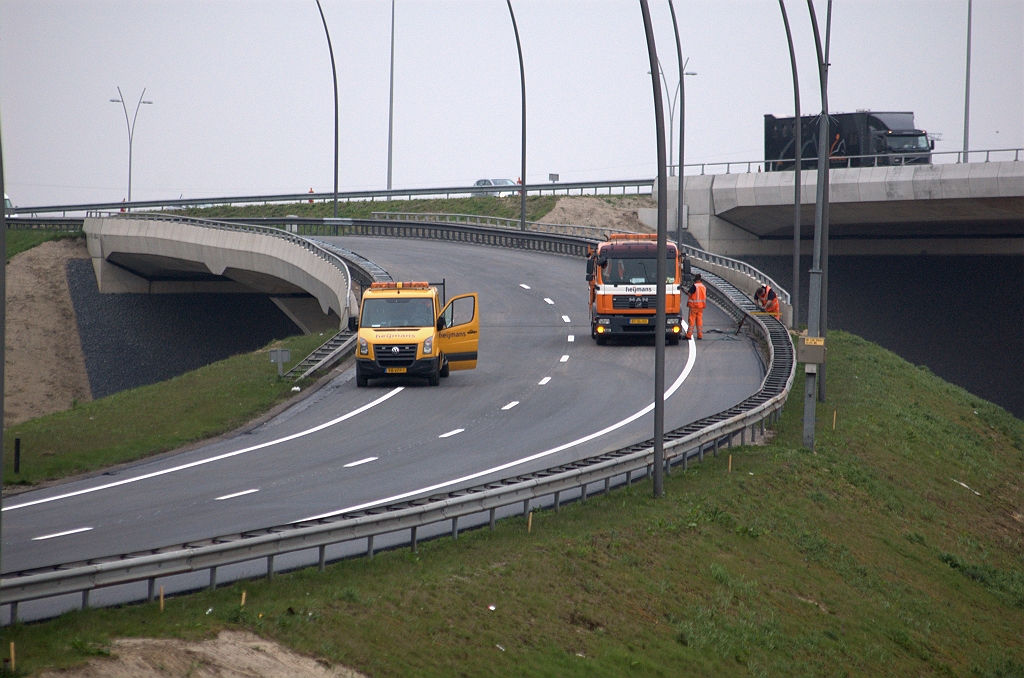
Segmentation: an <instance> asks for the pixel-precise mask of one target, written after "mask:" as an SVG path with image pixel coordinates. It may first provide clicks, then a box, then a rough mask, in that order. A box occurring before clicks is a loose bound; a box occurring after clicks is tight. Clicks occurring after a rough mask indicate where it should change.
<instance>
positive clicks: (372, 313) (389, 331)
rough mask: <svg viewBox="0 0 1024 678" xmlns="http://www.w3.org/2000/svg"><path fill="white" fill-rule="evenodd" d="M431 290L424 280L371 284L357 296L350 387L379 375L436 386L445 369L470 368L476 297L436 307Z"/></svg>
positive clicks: (473, 355) (474, 356)
mask: <svg viewBox="0 0 1024 678" xmlns="http://www.w3.org/2000/svg"><path fill="white" fill-rule="evenodd" d="M442 303H443V301H442V299H441V298H440V297H439V296H438V291H437V288H436V287H434V286H432V285H431V284H430V283H425V282H387V283H373V284H372V285H371V286H370V288H369V289H368V290H366V291H365V292H364V293H363V300H362V304H361V306H360V308H359V318H358V319H356V318H349V321H348V322H349V329H350V330H352V331H354V332H358V345H357V347H356V386H359V387H363V386H366V385H367V384H368V383H369V380H370V379H378V378H382V377H418V378H425V379H426V380H427V381H428V382H430V385H431V386H437V385H438V384H440V383H441V378H442V377H447V376H448V373H449V371H451V370H472V369H474V368H475V367H476V360H477V348H478V345H479V340H480V304H479V299H478V297H477V294H476V293H475V292H473V293H471V294H462V295H459V296H457V297H454V298H452V299H451V300H450V301H448V303H447V304H445V305H444V307H443V308H442Z"/></svg>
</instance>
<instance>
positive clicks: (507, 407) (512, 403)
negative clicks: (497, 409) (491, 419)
mask: <svg viewBox="0 0 1024 678" xmlns="http://www.w3.org/2000/svg"><path fill="white" fill-rule="evenodd" d="M518 404H519V401H518V400H513V401H512V402H510V403H509V404H508V405H505V407H503V408H501V409H503V410H511V409H512V408H513V407H515V406H516V405H518Z"/></svg>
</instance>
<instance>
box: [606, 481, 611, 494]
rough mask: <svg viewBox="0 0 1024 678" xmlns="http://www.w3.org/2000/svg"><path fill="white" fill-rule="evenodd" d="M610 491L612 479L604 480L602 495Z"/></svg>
mask: <svg viewBox="0 0 1024 678" xmlns="http://www.w3.org/2000/svg"><path fill="white" fill-rule="evenodd" d="M611 491H612V479H611V478H605V479H604V493H605V494H608V493H609V492H611Z"/></svg>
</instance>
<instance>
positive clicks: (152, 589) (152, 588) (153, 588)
mask: <svg viewBox="0 0 1024 678" xmlns="http://www.w3.org/2000/svg"><path fill="white" fill-rule="evenodd" d="M155 594H156V577H150V578H149V591H148V592H147V593H146V601H147V602H150V603H152V602H153V597H154V595H155Z"/></svg>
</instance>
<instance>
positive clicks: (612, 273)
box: [601, 257, 676, 285]
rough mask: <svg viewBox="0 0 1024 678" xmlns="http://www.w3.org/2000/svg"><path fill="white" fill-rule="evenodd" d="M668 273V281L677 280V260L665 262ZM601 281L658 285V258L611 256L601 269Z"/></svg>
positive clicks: (606, 282)
mask: <svg viewBox="0 0 1024 678" xmlns="http://www.w3.org/2000/svg"><path fill="white" fill-rule="evenodd" d="M665 264H666V268H667V269H668V273H667V275H666V277H665V282H666V283H669V284H671V283H674V282H675V281H676V277H675V274H676V271H675V268H676V267H675V261H674V260H672V259H671V258H670V259H669V260H668V261H666V262H665ZM601 281H602V282H603V283H604V284H606V285H656V284H657V283H658V260H657V259H656V258H654V257H651V258H649V259H630V258H619V257H609V258H608V263H607V264H606V265H605V266H604V267H603V268H602V269H601Z"/></svg>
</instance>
